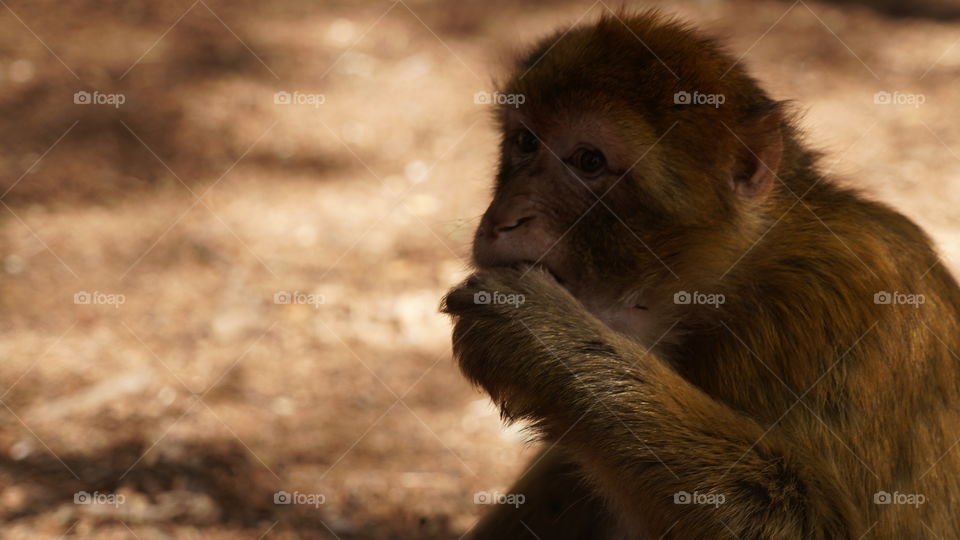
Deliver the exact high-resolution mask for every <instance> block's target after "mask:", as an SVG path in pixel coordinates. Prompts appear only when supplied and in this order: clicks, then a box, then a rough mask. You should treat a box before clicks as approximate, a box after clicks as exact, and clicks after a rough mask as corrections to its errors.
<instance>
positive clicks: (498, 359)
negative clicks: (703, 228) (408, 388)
mask: <svg viewBox="0 0 960 540" xmlns="http://www.w3.org/2000/svg"><path fill="white" fill-rule="evenodd" d="M484 292H486V293H488V295H489V297H488V296H483V295H482V294H480V295H478V294H479V293H484ZM474 295H478V296H476V297H475V296H474ZM510 295H513V297H512V300H513V302H512V303H510V302H508V301H509V300H511V296H510ZM498 299H499V300H501V301H500V302H498V301H497V300H498ZM484 300H490V301H489V302H487V303H484ZM444 310H445V311H446V312H447V313H450V314H452V315H453V316H454V317H455V321H456V323H455V326H454V353H455V354H456V356H457V358H458V359H459V362H460V366H461V369H462V370H463V371H464V373H465V374H466V375H467V376H468V377H469V378H470V379H472V380H473V381H474V382H476V383H477V384H479V385H480V386H482V387H483V388H484V389H485V390H486V391H487V392H488V393H489V394H490V395H491V397H492V398H493V399H494V401H495V402H496V403H497V404H498V405H499V406H500V407H501V410H502V411H503V414H504V415H505V416H506V417H508V418H511V419H521V418H522V419H527V420H531V421H532V422H533V423H534V425H535V426H536V427H537V429H539V430H540V432H541V433H543V435H544V436H545V437H546V438H547V439H550V440H558V439H559V440H560V441H561V444H562V445H563V446H564V447H565V448H567V449H569V450H570V453H571V455H572V456H573V457H574V458H575V459H576V460H577V462H578V463H579V464H580V465H581V467H583V468H584V469H585V471H586V472H588V473H590V474H589V476H590V477H592V478H593V479H594V481H595V482H597V483H598V484H599V485H598V486H597V487H598V488H599V491H600V492H602V493H605V494H607V496H608V497H609V498H610V503H611V504H612V505H613V506H614V507H615V508H617V509H618V510H619V512H618V513H620V514H621V515H623V516H626V517H627V519H628V520H630V521H632V525H633V526H634V527H635V528H636V531H635V532H637V533H641V534H654V535H655V536H659V535H660V534H663V533H665V532H666V531H668V530H669V531H672V534H675V535H676V536H677V537H678V538H716V537H725V536H729V535H731V533H732V534H733V535H735V537H738V538H848V537H853V536H854V535H855V534H856V533H857V532H858V531H859V530H860V527H861V525H860V524H859V523H856V522H855V521H854V520H855V519H856V518H855V516H856V515H857V512H856V510H855V507H854V506H853V505H852V504H850V502H849V501H848V500H847V498H846V495H845V494H844V493H843V491H842V489H840V488H839V487H838V486H837V481H836V479H835V477H834V475H832V474H831V473H830V472H829V471H831V467H830V466H829V464H826V463H822V462H821V461H820V460H819V459H818V458H817V457H816V456H814V455H810V453H809V452H803V451H802V450H801V448H800V447H798V446H797V445H796V444H794V443H793V442H792V441H790V440H785V439H782V438H781V437H782V436H781V434H780V433H778V432H777V431H776V429H775V428H771V429H770V430H769V432H767V430H766V429H764V427H763V426H761V425H760V424H759V423H757V422H756V421H754V420H753V419H750V418H748V417H745V416H743V415H741V414H739V413H737V412H735V411H733V410H732V409H730V408H729V407H727V406H726V405H724V404H722V403H720V402H718V401H716V400H714V399H712V398H711V397H710V396H708V395H707V394H705V393H704V392H702V391H701V390H699V389H698V388H696V387H695V386H694V385H692V384H690V383H689V382H688V381H686V380H685V379H683V378H682V377H680V376H679V375H678V374H677V373H676V372H675V371H673V370H672V369H671V368H670V367H669V366H668V365H667V364H666V363H665V362H663V361H662V360H661V359H660V358H657V357H656V356H655V355H654V354H653V353H651V352H649V351H646V350H645V349H643V348H642V347H640V346H639V345H637V344H635V343H633V342H631V341H629V340H628V339H626V338H624V337H622V336H620V335H619V334H616V333H615V332H613V331H611V330H609V329H608V328H607V327H606V326H604V325H603V324H602V323H601V322H600V321H598V320H597V319H596V318H594V317H593V316H592V315H590V314H589V313H588V312H587V311H586V310H585V309H584V308H583V306H582V305H581V304H580V303H579V302H577V300H576V299H574V298H573V297H572V296H570V294H569V293H567V291H566V290H564V289H563V288H562V287H561V286H559V285H558V284H557V283H556V282H555V281H554V280H553V279H552V278H551V277H550V276H549V275H548V274H547V273H545V272H543V271H540V270H537V269H530V270H523V269H497V270H493V271H486V272H482V273H479V274H476V275H474V276H473V277H471V278H470V279H469V280H468V281H467V282H466V283H465V284H464V285H462V286H461V287H459V288H457V289H455V290H454V291H452V292H451V293H450V294H449V295H448V296H447V298H446V299H445V305H444ZM806 443H807V444H804V445H803V446H802V447H803V448H810V447H811V445H810V444H809V443H810V441H806Z"/></svg>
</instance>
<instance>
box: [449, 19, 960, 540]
mask: <svg viewBox="0 0 960 540" xmlns="http://www.w3.org/2000/svg"><path fill="white" fill-rule="evenodd" d="M501 93H504V94H512V95H517V96H523V97H524V99H523V100H514V101H515V102H516V103H519V102H520V101H522V104H521V105H516V103H514V104H513V105H503V106H500V107H499V108H497V111H496V120H497V124H498V127H499V130H500V132H501V133H502V137H501V140H500V149H499V150H500V157H499V166H498V169H497V173H496V178H495V181H494V188H493V197H492V202H491V203H490V205H489V207H488V208H487V210H486V212H485V213H484V214H483V217H482V218H481V220H480V224H479V226H478V228H477V231H476V234H475V237H474V242H473V266H474V268H473V270H474V273H473V274H472V275H471V276H470V277H468V278H467V279H466V281H464V282H463V283H461V284H460V285H458V286H456V287H454V288H453V289H452V290H451V291H450V292H448V293H447V295H446V296H445V297H444V299H443V301H442V304H441V310H442V311H443V312H445V313H447V314H449V315H450V316H451V318H452V321H453V332H452V340H453V354H454V356H455V358H456V360H457V363H458V365H459V367H460V369H461V371H462V372H463V373H464V374H465V376H466V377H467V378H468V379H469V380H470V381H472V382H473V383H475V384H476V385H478V386H479V387H480V388H481V389H482V390H483V391H485V392H486V393H487V394H489V396H490V397H491V399H492V400H493V401H494V403H495V404H496V405H497V406H498V407H499V409H500V411H501V414H502V416H503V417H504V419H505V420H506V421H510V422H516V421H521V422H524V423H525V424H526V425H527V426H528V428H529V429H530V430H531V431H532V433H533V434H534V438H535V439H537V440H540V441H542V442H543V444H544V445H545V449H544V450H542V451H541V453H540V454H539V455H538V456H537V457H536V458H535V460H534V463H533V465H532V466H531V467H530V468H529V469H528V471H527V472H526V473H525V474H524V475H523V476H522V477H521V479H520V480H519V481H518V483H517V484H516V486H514V487H513V488H512V491H513V492H516V493H523V494H524V495H525V503H524V504H523V505H520V506H518V507H514V506H507V505H502V506H498V507H495V508H494V510H492V511H490V512H488V513H487V514H486V515H485V516H484V517H483V518H481V521H480V522H479V523H478V524H477V525H476V526H475V528H474V529H473V530H472V531H471V532H470V533H469V534H471V535H472V537H473V538H483V539H485V538H544V539H547V538H643V539H647V538H677V539H692V538H737V539H754V538H773V539H793V538H816V539H846V538H861V537H864V538H919V537H924V536H927V535H930V536H931V537H939V538H958V537H960V513H957V512H954V509H953V506H954V505H955V504H957V502H958V501H960V448H957V446H960V445H958V444H957V442H958V440H960V388H958V386H960V369H958V362H960V357H958V356H957V354H958V352H960V289H958V286H957V282H956V280H955V279H954V277H952V275H951V274H950V271H949V270H948V269H947V268H946V267H945V265H944V264H943V262H942V260H941V258H940V256H939V255H938V253H937V251H936V249H935V248H934V247H933V243H932V241H931V239H930V238H929V237H928V236H927V235H926V233H925V232H924V231H923V230H921V228H920V227H919V226H917V225H916V224H915V223H914V222H913V221H911V220H910V219H908V218H907V217H905V216H903V215H902V214H900V213H898V212H897V211H895V210H893V209H892V208H890V207H888V206H887V205H885V204H882V203H879V202H875V201H873V200H871V199H870V198H869V197H867V196H866V195H864V194H863V193H860V192H859V191H857V190H854V189H852V188H850V187H848V186H844V185H842V182H841V181H838V180H837V179H836V178H833V177H832V176H831V175H829V174H827V173H825V172H824V169H823V167H822V166H821V165H820V160H821V154H820V151H818V150H816V149H814V148H812V147H811V145H810V144H809V143H808V142H807V140H806V139H805V135H804V133H803V131H802V129H801V128H800V120H799V114H798V113H797V112H796V111H795V108H794V107H793V106H792V104H791V102H788V101H782V100H776V99H774V98H772V97H770V96H769V95H768V94H767V92H766V91H764V90H763V89H762V88H761V86H760V84H759V83H758V82H757V80H755V79H754V78H753V77H752V76H751V75H750V74H749V73H748V72H747V70H746V68H745V67H743V66H742V64H741V62H740V61H739V60H738V59H736V58H734V57H733V56H732V55H731V54H730V53H729V52H727V51H726V50H725V49H724V48H723V46H722V45H721V44H719V43H718V42H717V41H716V40H715V39H713V38H711V37H709V36H708V35H706V34H704V33H703V32H701V31H700V30H698V29H695V28H693V27H691V26H690V25H688V24H686V23H684V22H682V21H680V20H677V19H675V18H672V17H670V16H667V15H664V14H663V13H661V12H658V11H644V12H622V13H617V14H607V15H604V16H602V17H600V18H598V19H597V20H595V21H593V22H590V23H584V24H581V25H578V26H575V27H573V28H570V29H567V30H563V31H561V32H558V33H557V34H555V35H553V36H551V37H549V38H547V39H545V40H543V41H541V42H539V43H538V44H537V45H535V46H534V47H533V48H532V49H531V50H530V51H529V52H527V53H525V54H522V55H520V57H519V58H518V59H517V60H516V65H515V66H514V73H513V75H512V76H511V77H510V78H509V79H507V80H506V82H504V84H503V85H502V86H501Z"/></svg>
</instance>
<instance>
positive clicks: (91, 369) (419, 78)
mask: <svg viewBox="0 0 960 540" xmlns="http://www.w3.org/2000/svg"><path fill="white" fill-rule="evenodd" d="M0 4H2V6H0V192H2V197H0V262H2V266H0V313H2V321H3V322H2V325H0V536H2V537H3V538H57V537H61V535H65V536H66V537H96V538H142V539H153V538H261V537H271V538H344V539H347V538H458V537H460V536H461V535H463V534H464V533H465V532H466V531H468V530H469V528H470V527H471V525H472V524H473V523H474V521H475V520H476V518H477V517H478V516H479V515H481V514H482V513H483V512H484V511H485V510H486V509H487V507H486V506H485V505H479V504H474V495H475V494H476V493H477V492H480V491H498V490H499V491H503V490H505V489H507V488H508V487H509V485H510V482H511V479H512V478H513V477H515V476H516V475H517V474H518V473H520V472H521V471H522V470H523V468H524V463H525V462H526V461H527V460H529V458H530V457H531V456H532V455H533V453H534V452H535V451H536V449H535V448H534V447H532V446H530V445H528V444H525V440H526V439H525V436H524V433H523V432H522V430H520V429H519V428H508V429H505V428H503V427H502V426H501V424H500V422H499V418H498V415H497V414H496V411H494V409H493V408H492V407H491V406H490V405H489V403H488V401H487V400H486V399H485V397H484V396H483V395H482V394H480V393H479V392H478V391H477V390H476V389H474V388H472V387H471V386H470V385H469V384H467V383H466V382H465V381H464V380H462V378H461V377H460V375H459V373H458V372H457V371H456V368H455V366H454V365H453V363H452V361H451V358H450V345H449V333H450V326H449V322H448V321H447V320H446V319H445V318H444V317H442V316H441V315H440V314H438V313H437V306H438V302H439V299H440V297H441V295H442V294H443V293H444V291H445V290H446V289H447V288H448V287H449V286H450V285H452V284H453V283H455V282H456V281H457V280H459V279H461V278H462V277H463V276H465V275H466V272H467V269H468V265H467V262H468V254H469V241H470V237H471V235H472V232H473V228H474V227H475V226H476V224H477V222H478V220H479V216H480V214H481V213H482V212H483V209H484V208H485V206H486V204H487V199H488V196H489V182H490V179H491V176H492V171H493V169H494V167H495V159H496V154H495V144H496V135H495V133H494V131H493V126H492V122H491V121H490V114H489V113H490V111H489V106H487V105H484V104H478V103H476V102H475V101H476V100H475V96H476V94H477V93H478V92H485V91H491V90H493V88H494V86H493V81H494V80H495V79H496V78H497V77H498V76H501V75H503V73H504V72H503V66H504V63H505V60H506V59H508V58H510V56H511V55H512V54H514V52H515V51H516V50H517V49H518V48H522V47H523V46H524V45H528V44H530V43H531V42H532V41H533V40H535V39H536V38H538V37H540V36H542V35H544V34H545V33H546V32H549V31H551V30H554V29H556V28H558V27H559V26H560V25H562V24H565V23H571V22H574V21H577V20H591V19H592V18H595V17H597V16H598V15H600V14H601V13H602V12H603V11H604V10H606V9H608V8H607V4H605V3H604V2H602V1H600V2H596V3H592V2H590V1H584V2H579V1H577V2H548V1H546V0H543V1H536V2H507V1H501V0H489V1H483V2H479V1H477V2H474V1H465V2H427V1H419V0H405V1H403V2H396V3H394V2H389V1H383V2H379V1H378V2H373V1H371V2H359V1H349V2H348V1H340V2H325V3H312V2H304V1H280V2H253V1H252V0H240V1H232V2H228V1H225V0H195V1H194V0H172V1H169V2H143V3H129V2H122V1H118V0H113V1H96V2H94V1H92V0H89V1H88V0H75V1H71V2H53V1H42V2H27V1H22V0H16V1H14V0H5V1H4V2H0ZM627 5H628V6H638V7H642V6H650V5H660V6H662V7H664V8H665V9H667V10H668V11H669V12H671V13H675V14H677V15H679V16H681V17H684V18H686V19H689V20H690V21H692V22H695V23H698V24H701V25H702V26H704V27H705V28H707V29H709V30H710V31H711V32H712V33H714V34H716V35H719V36H722V37H723V38H724V39H726V40H727V42H728V43H729V48H730V50H731V51H732V52H733V53H734V54H735V55H737V56H738V57H742V58H743V61H744V62H746V63H747V65H748V66H749V67H750V69H751V71H752V72H753V73H754V74H755V75H756V76H757V77H758V78H759V79H760V80H762V81H763V82H764V83H765V84H766V85H767V87H768V88H769V89H770V90H771V92H772V94H773V95H774V96H775V97H777V98H782V99H794V100H796V102H797V107H799V109H800V110H802V111H804V121H803V124H804V126H805V127H806V128H807V130H808V131H809V134H810V138H811V140H812V141H815V144H816V145H817V146H818V147H819V148H821V149H822V150H823V151H824V152H825V154H826V156H825V158H824V164H825V167H826V168H827V169H828V170H829V171H830V172H831V174H834V175H837V176H839V177H841V178H843V181H844V182H846V183H848V184H852V185H855V186H858V187H860V188H862V189H863V190H864V191H865V192H867V193H869V194H871V195H872V196H873V197H875V198H877V199H879V200H882V201H885V202H887V203H889V204H891V205H893V206H895V207H897V208H898V209H901V210H902V211H903V212H904V213H906V214H907V215H909V216H911V217H913V218H914V219H916V220H917V221H918V222H919V223H921V224H922V225H923V226H924V227H925V228H926V229H927V230H928V231H929V232H930V234H931V235H932V237H933V238H934V239H935V241H936V242H937V244H938V245H939V246H940V248H941V250H942V252H943V255H944V258H945V260H946V261H947V264H949V265H950V266H951V267H953V268H956V264H955V262H954V261H957V260H960V259H958V257H960V213H958V212H957V205H958V203H960V122H957V119H958V117H960V115H958V112H960V111H958V106H960V101H958V99H957V97H958V93H957V88H958V85H957V80H958V78H957V75H958V72H960V43H958V41H960V23H958V22H951V21H950V20H945V19H938V18H934V17H921V18H906V19H905V18H894V17H891V16H888V15H884V14H881V13H879V12H877V11H875V10H872V9H870V8H867V7H857V6H846V5H843V6H841V5H836V4H823V3H818V2H813V1H811V2H774V1H763V2H747V1H742V0H724V1H716V2H711V1H683V2H670V3H666V2H664V3H658V2H652V3H644V4H634V3H629V2H628V3H627ZM84 92H85V93H86V94H84ZM281 92H286V93H287V94H282V93H281ZM878 92H889V93H890V95H891V96H894V97H893V99H892V100H891V101H894V102H895V103H877V100H876V99H875V95H876V94H877V93H878ZM278 93H281V94H278ZM881 101H882V100H881ZM278 493H280V495H277V494H278ZM283 493H287V494H289V497H290V498H293V499H295V501H293V502H295V503H298V504H276V503H275V497H278V496H280V497H282V496H283ZM280 502H283V501H280Z"/></svg>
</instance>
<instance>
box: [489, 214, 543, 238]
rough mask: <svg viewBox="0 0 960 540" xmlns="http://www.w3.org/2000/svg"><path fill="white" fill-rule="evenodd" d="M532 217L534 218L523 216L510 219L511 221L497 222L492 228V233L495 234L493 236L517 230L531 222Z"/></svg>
mask: <svg viewBox="0 0 960 540" xmlns="http://www.w3.org/2000/svg"><path fill="white" fill-rule="evenodd" d="M534 217H536V216H523V217H520V218H516V219H512V220H506V221H501V222H498V223H497V224H496V225H495V226H494V232H495V233H496V234H495V236H496V235H498V234H502V233H508V232H510V231H513V230H516V229H519V228H520V227H523V225H524V224H525V223H527V222H529V221H530V220H532V219H533V218H534Z"/></svg>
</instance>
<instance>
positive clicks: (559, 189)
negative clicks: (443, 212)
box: [474, 110, 664, 336]
mask: <svg viewBox="0 0 960 540" xmlns="http://www.w3.org/2000/svg"><path fill="white" fill-rule="evenodd" d="M502 123H503V140H502V145H501V162H500V171H499V174H498V177H497V184H496V191H495V194H494V200H493V202H492V203H491V204H490V207H489V208H488V209H487V211H486V212H485V213H484V216H483V218H482V220H481V223H480V226H479V227H478V229H477V232H476V237H475V241H474V259H475V262H476V264H477V266H478V267H480V268H489V267H496V266H506V265H512V264H517V263H531V264H537V265H541V266H543V267H545V268H547V269H548V270H549V271H550V272H551V273H552V274H553V275H554V276H555V277H556V278H557V280H558V281H560V282H561V283H562V284H563V285H564V286H565V287H566V288H567V289H568V290H569V291H570V292H571V293H573V294H574V296H576V297H577V298H578V299H579V300H580V301H581V302H582V303H583V304H584V305H585V306H586V307H587V308H588V309H590V310H591V312H593V313H594V314H595V315H596V316H598V317H599V318H601V320H604V321H606V322H607V323H608V324H609V325H610V326H611V327H614V328H615V329H618V330H620V331H622V332H624V333H626V334H630V335H635V336H639V335H640V334H643V333H645V332H643V331H642V330H643V328H645V327H646V319H647V318H648V317H649V310H650V306H649V305H647V299H646V298H645V297H644V292H643V289H644V286H645V282H646V281H648V280H649V278H650V277H651V276H656V275H657V274H658V272H657V270H658V269H659V268H660V266H659V265H658V264H657V263H656V258H655V257H656V255H655V254H654V253H651V252H650V251H648V250H646V249H644V248H643V247H642V246H643V244H644V243H645V242H653V241H654V238H653V237H654V236H655V234H656V232H657V228H656V227H655V226H654V224H655V223H656V221H657V220H656V217H657V216H658V215H662V214H663V211H664V210H663V209H662V208H659V207H658V205H657V197H656V196H655V195H656V194H657V192H658V191H661V190H662V187H661V186H658V185H657V184H656V183H654V182H650V181H648V182H647V184H648V187H646V188H645V189H639V188H643V185H642V182H643V179H644V178H647V179H654V180H656V179H657V178H658V175H659V174H660V173H659V171H658V170H657V159H658V158H659V157H660V156H661V154H660V151H659V150H658V149H656V148H655V147H654V146H653V145H632V144H628V140H629V139H628V137H627V136H626V135H625V134H624V133H623V131H624V129H623V126H622V125H621V126H618V125H617V124H616V123H615V122H612V121H609V120H608V119H606V118H605V117H604V115H603V114H602V113H598V112H585V113H577V114H546V115H535V114H528V113H525V112H523V111H517V110H513V111H508V112H505V114H504V116H503V118H502ZM630 129H632V132H633V133H634V135H635V136H638V137H639V140H647V139H650V140H651V141H652V140H654V139H652V138H651V137H652V133H649V128H647V127H646V126H645V125H644V124H642V123H639V124H637V125H635V126H632V128H630ZM645 130H646V131H647V132H646V133H644V131H645ZM641 133H643V135H640V134H641ZM638 152H639V153H640V156H641V157H639V158H638ZM648 157H649V159H646V158H648ZM638 182H641V183H640V184H638ZM644 237H645V238H646V240H644Z"/></svg>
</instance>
